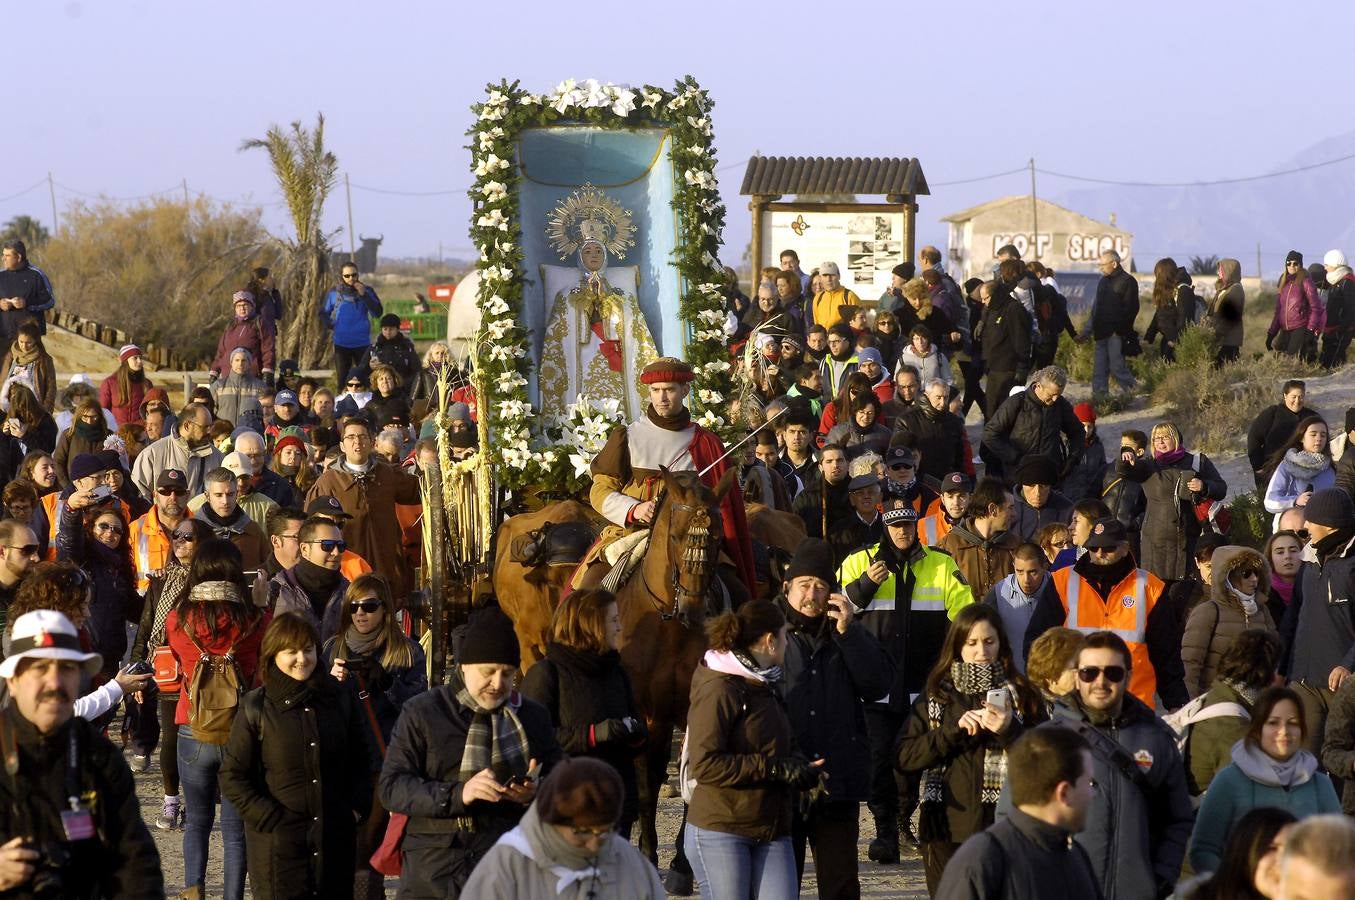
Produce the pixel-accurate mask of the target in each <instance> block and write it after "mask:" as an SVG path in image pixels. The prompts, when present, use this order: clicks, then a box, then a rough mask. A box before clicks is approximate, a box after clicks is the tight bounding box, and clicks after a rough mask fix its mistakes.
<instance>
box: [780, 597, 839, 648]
mask: <svg viewBox="0 0 1355 900" xmlns="http://www.w3.org/2000/svg"><path fill="white" fill-rule="evenodd" d="M781 611H782V612H784V613H785V614H786V621H787V622H789V623H790V627H791V630H792V631H797V632H799V633H800V634H803V635H805V636H806V637H808V638H810V639H812V640H814V641H818V640H819V639H820V638H821V637H823V626H824V623H825V622H827V621H828V615H827V613H820V614H819V615H817V616H807V615H805V614H804V613H802V612H800V611H799V610H798V609H796V608H795V607H793V606H791V605H790V603H788V602H782V604H781Z"/></svg>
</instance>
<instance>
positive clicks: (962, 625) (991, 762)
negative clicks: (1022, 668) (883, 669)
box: [897, 603, 1044, 894]
mask: <svg viewBox="0 0 1355 900" xmlns="http://www.w3.org/2000/svg"><path fill="white" fill-rule="evenodd" d="M998 696H1001V698H1002V699H1001V702H994V701H996V700H997V697H998ZM1043 718H1044V704H1043V703H1042V702H1041V698H1040V694H1039V692H1038V691H1036V690H1035V689H1033V688H1032V687H1031V686H1030V683H1029V682H1028V681H1026V679H1025V678H1024V677H1022V676H1021V674H1020V673H1019V672H1017V671H1016V667H1015V666H1014V665H1013V664H1012V651H1011V647H1010V646H1008V644H1007V636H1006V632H1005V631H1004V630H1003V628H1002V619H1001V617H1000V616H999V614H998V611H997V609H995V608H994V607H991V606H988V605H987V604H981V603H976V604H974V605H972V606H966V607H965V608H964V609H962V610H960V612H959V613H957V614H956V616H955V620H954V621H953V622H952V623H951V626H950V632H949V633H948V634H947V635H946V641H945V644H944V646H943V649H942V652H941V655H940V657H939V658H938V659H937V662H936V665H935V666H933V667H932V671H931V674H930V675H928V676H927V687H926V690H925V691H924V692H923V694H922V695H921V696H919V697H918V699H917V702H916V703H914V704H913V708H912V711H911V712H910V714H909V716H908V720H907V722H905V723H904V726H903V734H902V735H901V736H900V738H899V748H898V759H897V766H898V769H899V771H900V772H907V773H913V772H921V773H922V792H921V804H920V826H919V829H918V839H919V840H920V841H921V842H922V860H923V865H924V866H925V867H926V871H927V890H928V891H929V892H931V893H933V894H935V893H936V888H937V885H939V884H940V883H941V872H942V870H944V869H945V867H946V863H947V862H949V861H950V858H951V857H952V856H953V855H955V851H956V850H957V849H958V848H959V846H960V844H961V843H963V842H964V841H965V839H966V838H968V837H969V836H970V835H972V834H976V833H978V832H980V831H982V830H983V829H985V828H987V827H988V826H989V825H991V824H993V820H994V814H995V812H996V810H997V800H998V795H999V794H1001V792H1002V785H1003V783H1004V782H1005V781H1006V777H1007V747H1009V746H1010V745H1011V743H1012V741H1014V740H1016V739H1017V738H1018V737H1020V736H1021V732H1022V731H1023V730H1024V729H1025V728H1027V727H1030V726H1032V725H1034V724H1035V723H1037V722H1039V721H1040V720H1041V719H1043Z"/></svg>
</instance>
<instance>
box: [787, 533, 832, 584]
mask: <svg viewBox="0 0 1355 900" xmlns="http://www.w3.org/2000/svg"><path fill="white" fill-rule="evenodd" d="M802 575H813V576H814V577H815V578H817V579H819V580H820V581H822V582H824V583H826V584H829V585H833V584H837V570H836V567H835V566H834V565H833V548H832V547H830V546H828V542H827V541H821V540H819V539H818V538H805V539H804V540H802V541H800V546H798V547H796V548H795V555H794V556H793V557H791V560H790V565H789V566H787V567H786V577H785V582H786V583H787V584H789V583H790V582H791V581H793V580H794V579H796V578H799V577H801V576H802Z"/></svg>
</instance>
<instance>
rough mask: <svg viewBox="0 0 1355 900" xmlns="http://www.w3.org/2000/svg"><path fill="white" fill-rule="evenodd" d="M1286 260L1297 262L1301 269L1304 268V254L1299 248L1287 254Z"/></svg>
mask: <svg viewBox="0 0 1355 900" xmlns="http://www.w3.org/2000/svg"><path fill="white" fill-rule="evenodd" d="M1284 261H1285V262H1287V263H1291V262H1296V263H1298V264H1299V268H1300V269H1301V268H1303V254H1302V253H1300V252H1298V251H1297V250H1290V251H1289V252H1288V253H1287V254H1285V257H1284Z"/></svg>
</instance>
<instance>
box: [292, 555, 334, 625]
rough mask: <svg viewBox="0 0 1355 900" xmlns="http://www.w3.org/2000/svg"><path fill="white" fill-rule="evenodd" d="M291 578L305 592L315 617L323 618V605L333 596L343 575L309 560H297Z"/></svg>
mask: <svg viewBox="0 0 1355 900" xmlns="http://www.w3.org/2000/svg"><path fill="white" fill-rule="evenodd" d="M292 577H293V578H295V579H296V583H297V584H299V585H301V589H302V590H303V591H305V592H306V596H307V597H308V598H310V601H311V606H312V607H314V608H315V615H316V616H317V617H320V616H323V614H324V610H325V604H326V603H328V602H329V598H330V597H332V596H333V595H334V591H335V589H336V588H338V586H339V580H340V579H342V578H343V573H342V572H340V571H339V570H338V569H326V568H325V567H324V566H317V565H316V564H315V563H313V562H311V561H310V560H309V559H304V558H303V559H298V560H297V561H296V565H295V566H294V567H293V568H292Z"/></svg>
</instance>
